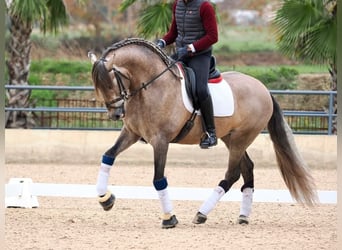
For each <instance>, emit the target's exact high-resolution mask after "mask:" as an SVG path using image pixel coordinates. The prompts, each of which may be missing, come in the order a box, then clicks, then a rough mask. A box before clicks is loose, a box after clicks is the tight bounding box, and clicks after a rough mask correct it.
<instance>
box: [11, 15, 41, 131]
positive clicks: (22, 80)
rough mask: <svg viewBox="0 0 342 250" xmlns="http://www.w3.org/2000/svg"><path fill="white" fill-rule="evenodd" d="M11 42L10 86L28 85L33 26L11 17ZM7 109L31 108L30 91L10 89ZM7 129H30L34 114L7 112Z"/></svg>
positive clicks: (33, 123)
mask: <svg viewBox="0 0 342 250" xmlns="http://www.w3.org/2000/svg"><path fill="white" fill-rule="evenodd" d="M10 22H11V23H10V28H9V29H10V33H11V36H10V40H9V43H8V47H7V51H8V59H7V60H6V65H7V68H8V74H9V85H23V86H25V85H28V74H29V70H30V52H31V40H30V35H31V32H32V25H31V24H25V23H24V22H22V20H21V19H20V18H18V17H17V16H10ZM6 95H7V103H6V106H7V107H15V108H23V107H29V106H30V103H29V98H30V90H27V89H9V90H7V91H6ZM5 119H6V120H5V127H6V128H18V127H20V128H30V127H33V126H34V125H35V122H34V120H33V118H32V114H31V113H29V112H25V111H7V112H6V118H5Z"/></svg>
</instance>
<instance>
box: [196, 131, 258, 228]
mask: <svg viewBox="0 0 342 250" xmlns="http://www.w3.org/2000/svg"><path fill="white" fill-rule="evenodd" d="M245 136H246V135H245ZM246 138H248V137H244V138H243V137H242V136H241V137H240V139H241V140H239V143H240V145H237V144H235V145H234V147H233V146H232V145H231V142H232V138H231V136H230V135H227V136H226V137H223V138H221V139H222V141H223V142H224V143H225V144H226V146H227V147H228V149H229V161H228V170H227V172H226V174H225V178H224V179H223V180H221V181H220V183H219V184H218V186H217V187H216V188H215V189H214V191H213V193H212V194H211V196H210V197H209V198H208V199H207V200H206V201H205V202H204V203H203V204H202V206H201V207H200V209H199V210H198V212H197V214H196V216H195V218H194V220H193V223H195V224H201V223H204V222H205V221H206V219H207V215H208V214H209V212H210V211H211V210H212V209H213V208H214V207H215V205H216V204H217V202H219V200H220V199H221V198H222V196H223V195H224V194H225V193H227V192H228V190H229V189H230V188H231V187H232V185H233V184H234V183H235V182H236V181H237V180H238V179H239V178H240V175H241V174H242V176H243V179H244V185H243V186H242V188H241V191H242V193H243V198H242V199H243V200H242V206H241V210H240V217H239V223H240V224H241V223H248V216H249V214H250V211H251V206H252V194H253V188H254V176H253V166H254V165H253V162H252V161H251V160H250V158H249V156H248V154H247V152H246V151H245V148H246V145H247V143H246V141H248V140H246ZM243 139H245V140H243Z"/></svg>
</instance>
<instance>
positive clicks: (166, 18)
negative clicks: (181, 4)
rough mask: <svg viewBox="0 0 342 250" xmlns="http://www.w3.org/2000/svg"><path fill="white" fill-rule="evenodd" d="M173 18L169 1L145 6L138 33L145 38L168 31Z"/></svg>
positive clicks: (140, 16)
mask: <svg viewBox="0 0 342 250" xmlns="http://www.w3.org/2000/svg"><path fill="white" fill-rule="evenodd" d="M171 19H172V8H171V6H170V4H169V3H157V4H154V5H149V6H147V7H146V8H144V9H143V10H142V11H141V13H140V15H139V20H138V27H137V28H138V33H139V34H140V35H142V36H144V37H145V38H152V37H156V36H157V37H158V36H160V35H161V34H165V33H166V32H167V31H168V28H169V26H170V23H171Z"/></svg>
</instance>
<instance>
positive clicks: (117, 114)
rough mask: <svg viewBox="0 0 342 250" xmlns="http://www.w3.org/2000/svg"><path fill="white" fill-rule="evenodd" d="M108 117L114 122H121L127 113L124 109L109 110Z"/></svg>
mask: <svg viewBox="0 0 342 250" xmlns="http://www.w3.org/2000/svg"><path fill="white" fill-rule="evenodd" d="M108 117H109V119H111V120H113V121H118V120H121V119H122V118H124V117H125V112H124V109H123V108H122V107H120V108H116V109H113V110H108Z"/></svg>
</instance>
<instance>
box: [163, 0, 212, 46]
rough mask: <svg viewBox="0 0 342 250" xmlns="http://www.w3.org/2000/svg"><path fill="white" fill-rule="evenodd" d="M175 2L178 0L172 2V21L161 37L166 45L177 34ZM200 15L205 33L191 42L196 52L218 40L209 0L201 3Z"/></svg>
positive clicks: (174, 38)
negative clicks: (166, 31)
mask: <svg viewBox="0 0 342 250" xmlns="http://www.w3.org/2000/svg"><path fill="white" fill-rule="evenodd" d="M180 1H182V0H180ZM177 2H178V0H176V1H175V2H174V4H173V8H172V13H173V14H172V23H171V26H170V29H169V31H168V33H167V34H166V35H165V36H164V37H163V40H164V41H165V42H166V45H169V44H171V43H173V42H175V40H176V38H177V36H178V31H177V24H176V18H175V10H176V5H177ZM200 16H201V19H202V24H203V27H204V30H205V35H204V36H203V37H202V38H200V39H199V40H197V41H195V42H194V43H193V46H194V48H195V50H196V51H197V52H199V51H201V50H205V49H207V48H209V47H210V46H211V45H213V44H214V43H216V42H217V41H218V31H217V23H216V16H215V10H214V8H213V6H212V5H211V3H209V2H203V3H202V5H201V7H200Z"/></svg>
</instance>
